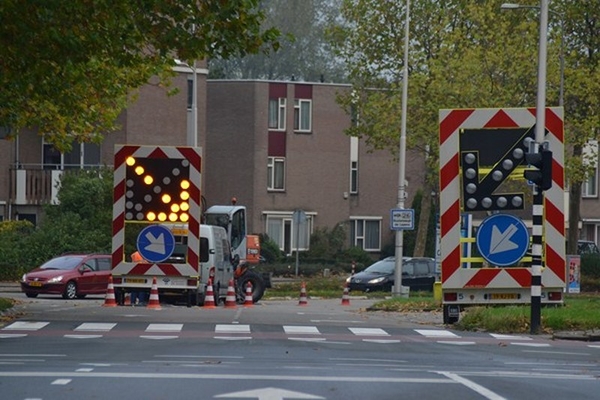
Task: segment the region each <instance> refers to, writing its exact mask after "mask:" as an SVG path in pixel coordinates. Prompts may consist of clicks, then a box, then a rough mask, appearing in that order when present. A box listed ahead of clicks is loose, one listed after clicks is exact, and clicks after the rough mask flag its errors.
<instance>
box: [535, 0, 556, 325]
mask: <svg viewBox="0 0 600 400" xmlns="http://www.w3.org/2000/svg"><path fill="white" fill-rule="evenodd" d="M547 35H548V0H540V43H539V49H538V82H537V85H538V87H537V104H536V114H535V117H536V122H535V145H534V153H539V152H540V151H541V149H540V146H541V144H542V142H543V141H544V137H545V131H546V57H547V45H548V41H547ZM546 168H552V165H550V166H546ZM543 218H544V192H543V191H542V189H541V188H540V187H537V185H536V186H534V189H533V212H532V246H531V255H532V260H531V323H530V331H531V333H532V334H537V333H538V332H539V329H540V323H541V296H542V268H543V266H544V265H543V260H542V240H543V237H542V235H543Z"/></svg>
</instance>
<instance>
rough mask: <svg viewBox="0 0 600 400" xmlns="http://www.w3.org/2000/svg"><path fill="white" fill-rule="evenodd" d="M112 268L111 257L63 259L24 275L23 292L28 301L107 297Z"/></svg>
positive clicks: (64, 257) (70, 255) (87, 255)
mask: <svg viewBox="0 0 600 400" xmlns="http://www.w3.org/2000/svg"><path fill="white" fill-rule="evenodd" d="M110 267H111V255H110V254H69V255H63V256H60V257H56V258H53V259H51V260H50V261H47V262H45V263H44V264H43V265H42V266H41V267H39V268H36V269H34V270H32V271H30V272H29V273H27V274H25V275H23V278H22V279H21V291H22V292H24V293H25V295H26V296H27V297H37V296H38V295H39V294H59V295H62V297H63V298H65V299H75V298H79V299H82V298H84V297H85V296H86V295H88V294H105V293H106V289H107V287H108V280H109V277H110V275H111V268H110Z"/></svg>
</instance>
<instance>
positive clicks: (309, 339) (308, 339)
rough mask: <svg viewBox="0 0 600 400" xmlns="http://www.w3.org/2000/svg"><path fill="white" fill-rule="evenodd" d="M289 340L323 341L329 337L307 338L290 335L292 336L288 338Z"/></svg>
mask: <svg viewBox="0 0 600 400" xmlns="http://www.w3.org/2000/svg"><path fill="white" fill-rule="evenodd" d="M288 340H294V341H296V342H323V341H325V340H327V339H325V338H307V337H303V338H299V337H290V338H288Z"/></svg>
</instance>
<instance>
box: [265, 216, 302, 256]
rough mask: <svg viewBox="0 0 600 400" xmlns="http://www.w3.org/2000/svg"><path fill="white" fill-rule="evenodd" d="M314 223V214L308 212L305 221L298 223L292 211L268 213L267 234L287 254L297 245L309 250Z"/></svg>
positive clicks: (299, 247) (300, 249)
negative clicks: (282, 213)
mask: <svg viewBox="0 0 600 400" xmlns="http://www.w3.org/2000/svg"><path fill="white" fill-rule="evenodd" d="M312 225H313V216H312V215H308V214H307V215H306V219H305V221H304V222H303V223H300V224H298V225H296V223H295V222H294V218H293V213H291V212H290V213H285V214H284V215H281V214H275V215H274V214H268V213H267V235H268V236H269V239H271V240H273V241H274V242H275V243H277V244H278V245H279V249H280V250H281V251H283V252H284V253H285V254H291V253H292V252H294V251H296V247H297V248H298V249H299V251H307V250H308V249H309V248H310V234H311V233H312Z"/></svg>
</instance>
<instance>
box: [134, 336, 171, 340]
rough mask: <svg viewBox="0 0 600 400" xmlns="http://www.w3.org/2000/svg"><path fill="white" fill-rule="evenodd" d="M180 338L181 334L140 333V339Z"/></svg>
mask: <svg viewBox="0 0 600 400" xmlns="http://www.w3.org/2000/svg"><path fill="white" fill-rule="evenodd" d="M178 338H179V336H164V335H163V336H159V335H152V336H150V335H140V339H154V340H165V339H178Z"/></svg>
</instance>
